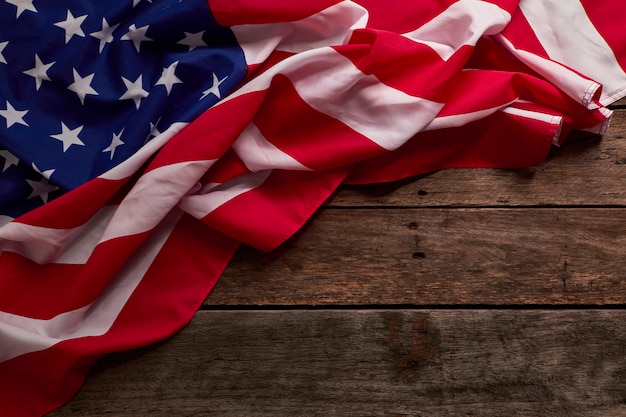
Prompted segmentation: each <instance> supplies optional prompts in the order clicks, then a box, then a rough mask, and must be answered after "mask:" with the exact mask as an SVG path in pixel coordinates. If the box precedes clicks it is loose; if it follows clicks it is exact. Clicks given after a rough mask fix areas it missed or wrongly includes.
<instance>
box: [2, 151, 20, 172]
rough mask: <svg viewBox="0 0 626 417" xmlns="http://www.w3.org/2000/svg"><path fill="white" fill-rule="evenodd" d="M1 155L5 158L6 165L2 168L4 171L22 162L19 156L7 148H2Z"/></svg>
mask: <svg viewBox="0 0 626 417" xmlns="http://www.w3.org/2000/svg"><path fill="white" fill-rule="evenodd" d="M0 156H1V157H3V158H4V167H3V168H2V172H4V171H6V170H7V169H9V168H10V167H11V166H12V165H15V166H17V164H18V163H19V162H20V160H19V159H17V156H15V155H13V154H12V153H11V152H9V151H6V150H1V151H0Z"/></svg>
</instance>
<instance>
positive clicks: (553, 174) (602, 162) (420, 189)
mask: <svg viewBox="0 0 626 417" xmlns="http://www.w3.org/2000/svg"><path fill="white" fill-rule="evenodd" d="M625 183H626V110H616V111H615V114H614V116H613V120H612V123H611V127H610V128H609V131H608V133H607V134H606V135H604V136H603V137H600V136H598V135H592V134H584V133H580V132H578V133H575V134H573V135H572V137H570V138H569V139H568V141H566V142H565V144H563V145H562V146H561V147H560V148H554V149H553V151H552V153H551V154H550V156H549V157H548V159H547V160H546V161H545V162H544V163H543V164H541V165H539V166H537V167H531V168H528V169H521V170H498V169H450V170H442V171H438V172H435V173H432V174H429V175H424V176H421V177H419V178H416V179H408V180H404V181H400V182H393V183H385V184H378V185H368V186H344V187H342V188H341V189H340V191H339V192H338V193H336V194H335V195H334V196H333V198H331V199H330V200H329V201H328V203H327V205H328V206H331V207H364V206H367V207H389V206H393V207H433V206H434V207H436V206H455V207H456V206H458V207H480V206H529V205H534V206H536V205H570V206H571V205H626V187H624V184H625Z"/></svg>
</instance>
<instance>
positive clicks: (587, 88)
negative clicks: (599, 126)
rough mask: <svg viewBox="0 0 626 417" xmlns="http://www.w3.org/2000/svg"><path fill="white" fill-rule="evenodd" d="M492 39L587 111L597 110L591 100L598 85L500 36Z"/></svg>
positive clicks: (596, 106) (599, 86)
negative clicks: (587, 109)
mask: <svg viewBox="0 0 626 417" xmlns="http://www.w3.org/2000/svg"><path fill="white" fill-rule="evenodd" d="M494 38H495V39H497V40H498V41H499V42H500V43H501V44H502V45H503V46H504V47H506V48H507V49H508V50H509V51H510V52H511V53H512V54H513V55H515V56H516V57H517V58H518V59H519V60H520V61H522V62H523V63H525V64H526V65H528V66H529V67H530V68H532V69H533V70H535V71H536V72H537V73H539V74H541V75H542V76H543V77H545V78H546V79H547V80H548V81H550V82H551V83H552V84H554V85H556V86H557V87H559V88H560V89H561V90H562V91H563V92H564V93H566V94H567V95H568V96H570V97H571V98H573V99H574V100H576V101H577V102H579V103H580V104H582V105H583V106H585V107H587V108H589V109H597V108H598V105H597V104H595V103H594V102H593V100H592V99H593V96H594V95H595V93H596V91H598V89H599V88H601V85H600V84H598V83H597V82H595V81H592V80H590V79H588V78H585V77H582V76H580V75H578V74H576V73H575V72H574V71H572V70H571V69H569V68H567V67H564V66H563V65H562V64H560V63H557V62H554V61H552V60H549V59H546V58H543V57H540V56H539V55H535V54H534V53H532V52H528V51H524V50H522V49H517V48H516V47H515V45H513V43H511V41H509V40H508V39H507V38H505V37H504V36H503V35H501V34H497V35H494Z"/></svg>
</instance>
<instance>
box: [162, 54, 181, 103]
mask: <svg viewBox="0 0 626 417" xmlns="http://www.w3.org/2000/svg"><path fill="white" fill-rule="evenodd" d="M177 65H178V61H176V62H172V63H171V64H170V66H169V67H167V68H163V72H162V73H161V78H159V80H158V81H157V82H156V84H155V85H163V86H165V90H167V95H168V96H169V95H170V93H171V92H172V87H174V84H182V81H181V80H180V78H178V77H177V76H176V75H175V72H176V66H177Z"/></svg>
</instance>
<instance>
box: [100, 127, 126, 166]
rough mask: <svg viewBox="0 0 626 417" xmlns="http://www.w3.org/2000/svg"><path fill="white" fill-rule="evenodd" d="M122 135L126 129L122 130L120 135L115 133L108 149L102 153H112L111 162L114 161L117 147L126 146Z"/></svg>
mask: <svg viewBox="0 0 626 417" xmlns="http://www.w3.org/2000/svg"><path fill="white" fill-rule="evenodd" d="M122 133H124V129H122V130H121V131H120V133H118V134H115V133H114V134H113V138H112V139H111V144H110V145H109V146H108V147H107V148H106V149H103V150H102V152H111V160H112V159H113V155H115V150H116V149H117V147H118V146H120V145H123V144H124V142H122V139H121V138H122Z"/></svg>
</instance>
